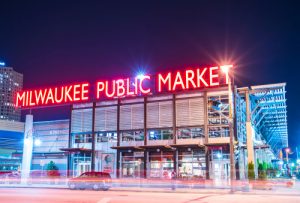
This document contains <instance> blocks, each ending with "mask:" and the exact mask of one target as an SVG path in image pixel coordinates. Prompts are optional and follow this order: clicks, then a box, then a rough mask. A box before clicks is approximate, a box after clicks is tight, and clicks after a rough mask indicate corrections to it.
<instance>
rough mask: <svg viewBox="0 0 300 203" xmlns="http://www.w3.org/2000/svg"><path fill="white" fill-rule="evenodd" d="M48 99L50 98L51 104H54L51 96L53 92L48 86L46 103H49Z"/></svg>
mask: <svg viewBox="0 0 300 203" xmlns="http://www.w3.org/2000/svg"><path fill="white" fill-rule="evenodd" d="M49 100H51V104H54V97H53V92H52V89H51V88H49V91H48V94H47V99H46V104H48V103H49Z"/></svg>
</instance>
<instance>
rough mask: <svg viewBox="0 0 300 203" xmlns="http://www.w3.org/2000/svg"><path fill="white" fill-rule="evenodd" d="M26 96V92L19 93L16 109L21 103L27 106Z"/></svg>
mask: <svg viewBox="0 0 300 203" xmlns="http://www.w3.org/2000/svg"><path fill="white" fill-rule="evenodd" d="M20 94H21V95H20ZM25 94H26V93H25V92H17V99H16V107H18V106H19V104H20V103H21V106H24V105H25Z"/></svg>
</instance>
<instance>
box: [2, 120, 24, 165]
mask: <svg viewBox="0 0 300 203" xmlns="http://www.w3.org/2000/svg"><path fill="white" fill-rule="evenodd" d="M23 137H24V123H23V122H18V121H8V120H0V171H10V170H19V169H20V167H21V161H22V159H21V157H20V156H14V154H15V153H16V152H17V153H19V152H20V151H22V146H23V142H22V138H23Z"/></svg>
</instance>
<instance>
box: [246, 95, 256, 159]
mask: <svg viewBox="0 0 300 203" xmlns="http://www.w3.org/2000/svg"><path fill="white" fill-rule="evenodd" d="M245 98H246V114H247V120H246V135H247V154H248V163H250V162H253V164H254V165H255V161H254V160H255V159H254V147H253V140H254V135H253V132H254V130H253V127H252V124H251V106H250V98H249V92H248V91H247V92H246V93H245Z"/></svg>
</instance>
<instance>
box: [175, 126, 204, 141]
mask: <svg viewBox="0 0 300 203" xmlns="http://www.w3.org/2000/svg"><path fill="white" fill-rule="evenodd" d="M204 137H205V136H204V128H203V127H197V128H178V129H177V138H178V139H195V138H204Z"/></svg>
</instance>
